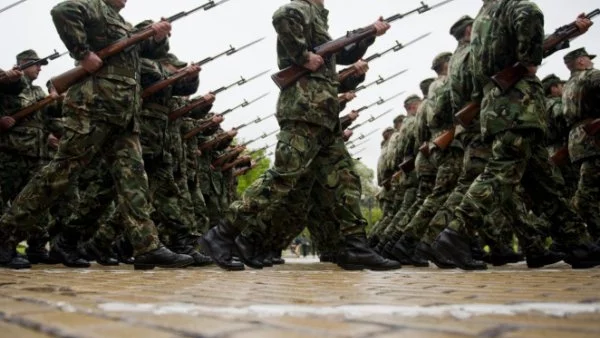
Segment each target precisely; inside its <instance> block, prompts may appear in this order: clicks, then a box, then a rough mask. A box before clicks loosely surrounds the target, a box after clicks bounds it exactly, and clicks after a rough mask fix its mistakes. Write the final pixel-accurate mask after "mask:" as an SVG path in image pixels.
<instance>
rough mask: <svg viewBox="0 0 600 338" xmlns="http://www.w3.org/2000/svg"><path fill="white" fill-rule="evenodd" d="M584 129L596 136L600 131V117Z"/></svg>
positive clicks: (590, 134)
mask: <svg viewBox="0 0 600 338" xmlns="http://www.w3.org/2000/svg"><path fill="white" fill-rule="evenodd" d="M583 130H585V133H586V134H588V135H589V136H596V135H598V132H599V131H600V119H594V120H592V121H591V122H589V123H587V124H585V125H584V126H583Z"/></svg>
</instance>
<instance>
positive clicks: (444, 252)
mask: <svg viewBox="0 0 600 338" xmlns="http://www.w3.org/2000/svg"><path fill="white" fill-rule="evenodd" d="M446 245H447V244H446V243H444V242H438V245H437V248H436V249H437V250H438V252H439V253H440V254H441V255H443V256H444V257H452V255H451V254H450V251H449V250H446V248H445V247H446ZM434 250H435V249H434ZM453 261H454V264H455V265H456V267H457V268H459V269H461V270H465V271H478V270H487V266H481V267H474V266H470V265H465V264H462V263H460V262H457V261H456V260H454V259H453ZM434 264H435V262H434Z"/></svg>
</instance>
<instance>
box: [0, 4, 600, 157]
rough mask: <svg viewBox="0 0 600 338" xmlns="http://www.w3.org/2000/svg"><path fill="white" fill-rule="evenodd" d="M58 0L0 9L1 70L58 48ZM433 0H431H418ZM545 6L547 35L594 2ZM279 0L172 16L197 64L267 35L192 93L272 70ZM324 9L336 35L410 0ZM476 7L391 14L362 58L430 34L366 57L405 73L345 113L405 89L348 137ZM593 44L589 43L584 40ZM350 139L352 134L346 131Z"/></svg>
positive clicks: (138, 12)
mask: <svg viewBox="0 0 600 338" xmlns="http://www.w3.org/2000/svg"><path fill="white" fill-rule="evenodd" d="M13 2H14V1H13V0H0V7H5V6H7V5H8V4H10V3H13ZM58 2H60V1H58V0H28V1H27V2H25V3H23V4H21V5H19V6H18V7H15V8H12V9H10V10H9V11H7V12H5V13H2V14H0V32H2V35H3V38H2V42H3V44H2V52H1V53H0V67H2V68H3V69H7V68H10V67H12V66H13V65H14V64H15V59H14V56H15V55H16V54H17V53H19V52H21V51H23V50H25V49H29V48H33V49H35V50H36V51H37V52H38V54H39V55H40V56H42V57H43V56H46V55H48V54H50V53H52V51H53V50H54V49H57V50H58V51H59V52H62V51H64V50H65V47H64V46H63V44H62V42H61V41H60V39H59V37H58V35H57V34H56V31H55V29H54V26H53V24H52V19H51V17H50V15H49V11H50V9H51V8H52V7H53V6H54V5H55V4H56V3H58ZM205 2H206V0H171V1H164V0H129V1H128V4H127V7H126V8H125V9H124V10H123V11H122V13H121V14H122V15H123V16H124V17H125V19H126V20H128V21H129V22H131V23H132V24H136V23H138V22H140V21H142V20H144V19H154V20H157V19H159V18H160V17H166V16H170V15H173V14H175V13H178V12H180V11H183V10H188V9H191V8H192V7H194V6H198V5H201V4H203V3H205ZM425 2H426V3H427V4H429V5H433V4H434V3H436V2H437V0H426V1H425ZM535 2H536V3H537V4H538V5H539V6H540V7H541V8H542V10H543V11H544V14H545V19H546V33H552V32H553V31H554V30H555V29H556V28H558V27H559V26H561V25H564V24H566V23H569V22H571V21H573V20H574V18H575V17H576V16H577V14H579V13H581V12H589V11H591V10H593V9H595V8H597V7H598V6H599V5H600V2H599V1H598V0H569V1H565V0H538V1H535ZM285 3H287V0H260V1H258V0H231V1H229V2H227V3H225V4H223V5H221V6H219V7H216V8H213V9H211V10H209V11H208V12H203V11H202V12H198V13H196V14H194V15H193V16H190V17H187V18H184V19H181V20H179V21H177V22H176V23H174V24H173V35H172V37H171V51H172V52H173V53H175V54H176V55H177V56H178V57H179V58H180V59H182V60H186V61H198V60H201V59H204V58H205V57H207V56H212V55H215V54H217V53H220V52H221V51H223V50H225V49H227V48H228V47H229V45H230V44H232V45H233V46H236V47H238V46H241V45H243V44H245V43H247V42H249V41H252V40H254V39H257V38H259V37H266V39H265V40H264V41H262V42H261V43H260V44H257V45H254V46H252V47H251V48H249V49H246V50H244V51H243V52H240V53H237V54H234V55H232V56H228V57H223V58H221V59H218V60H216V61H214V62H212V63H209V64H207V65H205V66H204V68H203V70H202V72H201V73H200V74H201V78H200V89H199V91H198V94H204V93H206V92H208V91H209V90H211V89H216V88H218V87H220V86H222V85H225V84H228V83H231V82H233V81H235V80H236V79H239V76H240V75H244V76H246V77H248V76H251V75H254V74H256V73H259V72H261V71H263V70H267V69H271V70H272V71H271V72H269V74H270V73H272V72H273V71H275V70H276V69H277V63H276V61H277V60H276V54H275V38H276V37H275V31H274V30H273V28H272V25H271V16H272V14H273V12H274V11H275V10H276V9H277V8H278V7H279V6H280V5H282V4H285ZM325 5H326V7H327V8H328V9H329V11H330V14H329V26H330V33H331V35H332V36H333V37H334V38H336V37H338V36H340V35H342V34H344V33H345V32H346V31H347V30H352V29H356V28H359V27H363V26H366V25H368V24H370V23H372V22H374V21H375V20H376V19H377V18H378V17H379V16H380V15H382V16H384V17H388V16H391V15H393V14H396V13H404V12H406V11H408V10H411V9H413V8H415V7H417V6H418V5H419V1H417V0H402V1H401V0H370V1H367V0H326V1H325ZM480 7H481V0H455V1H454V2H452V3H450V4H448V5H446V6H444V7H441V8H438V9H436V10H433V11H430V12H427V13H425V14H422V15H412V16H410V17H406V18H404V19H402V20H399V21H396V22H395V23H394V24H393V25H392V29H390V30H389V31H388V33H387V34H386V35H384V36H382V37H380V38H378V39H377V41H376V42H375V44H373V46H371V48H370V49H369V51H368V52H367V54H366V56H368V55H370V54H372V53H375V52H378V51H381V50H384V49H387V48H389V47H390V46H392V45H393V44H394V41H395V40H398V41H399V42H401V43H405V42H408V41H410V40H412V39H413V38H415V37H417V36H419V35H422V34H424V33H427V32H432V34H431V35H430V36H429V37H428V38H426V39H425V40H421V41H420V42H418V43H416V44H414V45H412V46H410V47H407V48H406V49H404V50H402V51H399V52H397V53H392V54H388V55H386V56H384V57H383V58H381V59H378V60H375V61H373V62H372V63H371V69H370V71H369V73H368V74H367V80H366V82H367V83H368V82H371V81H373V80H375V79H376V78H377V76H378V75H382V76H384V77H385V76H386V74H387V75H390V74H393V73H395V72H397V71H399V70H401V69H404V68H408V69H409V71H408V72H407V73H405V74H403V75H401V76H400V77H398V78H395V79H393V80H391V81H390V82H388V83H384V84H382V85H380V86H374V87H372V88H369V89H367V90H364V91H362V92H360V93H359V96H358V97H357V98H356V99H355V100H354V101H353V102H351V103H349V104H348V108H347V111H346V112H344V113H342V114H345V113H347V112H348V111H349V110H350V109H352V108H359V107H361V106H363V105H365V104H369V103H371V102H373V101H376V100H377V99H378V98H379V97H380V96H381V97H383V98H386V97H389V96H391V95H393V94H395V93H398V92H401V91H406V94H405V95H403V96H401V97H399V98H397V99H395V100H393V101H391V102H389V103H386V104H384V105H382V106H376V107H373V108H372V109H370V110H367V111H365V112H363V113H362V114H361V117H359V119H358V121H357V122H360V121H362V120H363V119H367V118H368V117H369V115H378V114H379V113H381V112H384V111H385V110H387V109H389V108H394V111H393V112H392V113H390V114H389V115H387V116H385V117H384V118H381V119H379V120H377V121H376V122H374V123H371V124H368V125H366V126H364V127H362V128H360V129H357V130H356V131H355V135H360V133H361V132H362V133H365V134H366V133H368V132H370V131H371V130H373V129H375V128H377V129H383V128H385V127H387V126H388V125H391V120H392V119H393V117H394V116H396V115H397V114H400V113H402V114H404V109H403V107H402V102H403V100H404V98H405V97H406V96H408V95H410V94H412V93H418V94H420V91H419V88H418V83H419V82H420V81H421V80H423V79H425V78H427V77H432V76H434V75H435V74H434V73H433V71H432V70H430V66H431V60H432V59H433V57H434V56H435V55H436V54H438V53H439V52H442V51H453V50H454V48H455V47H456V41H455V40H454V38H453V37H452V36H450V35H449V34H448V30H449V28H450V26H451V25H452V24H453V23H454V22H455V21H456V20H457V19H458V18H459V17H460V16H462V15H465V14H468V15H471V16H475V15H476V14H477V12H478V10H479V8H480ZM594 41H595V42H596V43H595V44H594V43H593V42H594ZM598 41H600V23H598V24H597V25H595V26H593V27H592V28H591V30H590V32H588V33H587V34H586V35H584V36H583V37H580V38H579V39H577V40H575V41H574V42H573V43H572V46H573V48H578V47H581V46H586V47H587V50H588V52H590V53H592V54H597V53H600V50H599V47H598ZM565 53H566V51H561V52H558V53H556V54H555V55H553V56H551V57H550V58H549V59H548V60H546V62H547V63H546V65H545V66H544V67H543V68H542V69H541V70H540V72H539V75H540V78H542V77H543V76H545V75H547V74H549V73H552V72H554V73H556V74H557V75H559V76H560V77H562V78H567V77H568V71H567V69H566V68H565V67H564V65H563V63H562V56H563V55H564V54H565ZM72 65H73V61H72V60H71V59H70V58H69V57H68V56H64V57H62V58H60V59H58V60H55V61H53V62H52V63H50V65H48V66H47V67H44V68H43V70H42V73H41V74H40V78H39V79H38V81H37V83H38V84H39V85H42V86H43V84H45V82H46V80H47V79H49V78H50V77H51V76H52V75H55V74H58V73H60V72H62V71H65V70H67V69H68V68H70V67H71V66H72ZM265 92H270V93H271V94H270V95H269V96H267V97H266V98H264V99H262V100H261V101H259V102H256V103H254V104H253V105H251V106H248V107H246V108H244V109H242V110H238V111H237V112H235V113H232V114H230V115H229V116H227V117H226V120H225V122H223V126H224V127H226V128H230V127H233V126H235V125H238V124H241V123H243V122H246V121H248V120H251V119H254V118H255V117H256V116H266V115H270V114H272V113H274V112H275V104H276V101H277V94H278V89H277V87H276V86H275V84H273V83H272V81H271V79H270V78H269V76H267V75H265V76H264V77H262V78H259V79H256V80H254V81H253V82H250V83H248V84H246V85H244V86H243V87H234V88H232V89H230V90H229V91H226V92H224V93H221V94H219V95H218V96H217V100H216V101H215V105H214V109H213V110H214V111H215V112H219V111H222V110H225V109H227V108H229V107H231V106H234V105H237V104H238V103H240V102H241V101H242V100H243V99H244V98H246V99H248V100H250V99H252V98H254V97H257V96H259V95H261V94H263V93H265ZM276 128H277V122H276V121H275V119H274V118H271V119H269V120H268V121H266V122H263V123H261V124H260V125H258V126H256V127H254V126H252V127H248V128H245V129H243V130H242V131H240V137H241V138H244V139H251V138H254V137H256V136H258V135H259V134H261V133H263V132H270V131H272V130H274V129H276ZM355 137H356V136H355ZM380 139H381V137H380V133H379V132H378V133H376V134H374V135H372V136H371V137H370V141H369V142H367V143H365V144H364V145H361V146H360V147H357V148H355V149H351V152H352V151H353V150H354V151H356V150H358V149H362V148H363V147H366V150H365V151H363V152H361V153H360V154H359V155H358V156H359V157H361V158H362V161H363V162H364V163H365V164H366V165H367V166H368V167H370V168H372V169H375V168H376V164H377V158H378V156H379V142H380ZM275 140H276V139H275V136H271V137H269V138H267V139H266V140H261V141H260V142H256V143H254V144H253V146H254V147H262V146H264V145H266V144H271V143H274V142H275Z"/></svg>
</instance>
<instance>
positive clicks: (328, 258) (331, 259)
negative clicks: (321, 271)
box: [319, 251, 337, 263]
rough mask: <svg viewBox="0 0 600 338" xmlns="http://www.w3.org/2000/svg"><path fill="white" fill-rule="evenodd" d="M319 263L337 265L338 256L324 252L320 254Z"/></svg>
mask: <svg viewBox="0 0 600 338" xmlns="http://www.w3.org/2000/svg"><path fill="white" fill-rule="evenodd" d="M319 261H320V262H321V263H336V261H337V254H336V253H334V252H330V251H324V252H321V253H320V254H319Z"/></svg>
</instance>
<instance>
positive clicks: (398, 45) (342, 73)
mask: <svg viewBox="0 0 600 338" xmlns="http://www.w3.org/2000/svg"><path fill="white" fill-rule="evenodd" d="M430 34H431V33H426V34H423V35H421V36H419V37H418V38H416V39H414V40H412V41H409V42H407V43H406V44H401V43H400V42H398V40H396V44H395V45H394V46H393V47H391V48H388V49H386V50H384V51H383V52H379V53H375V54H373V55H371V56H369V57H368V58H366V59H363V61H366V62H367V63H368V62H371V61H373V60H375V59H377V58H380V57H382V56H384V55H385V54H387V53H389V52H397V51H399V50H401V49H404V48H405V47H407V46H410V45H412V44H413V43H415V42H417V41H419V40H421V39H424V38H426V37H427V36H429V35H430ZM355 73H356V70H355V69H354V67H348V68H344V69H342V70H341V71H340V72H339V73H338V78H339V81H340V82H342V81H344V80H345V79H346V78H348V77H349V76H351V75H354V74H355Z"/></svg>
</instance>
